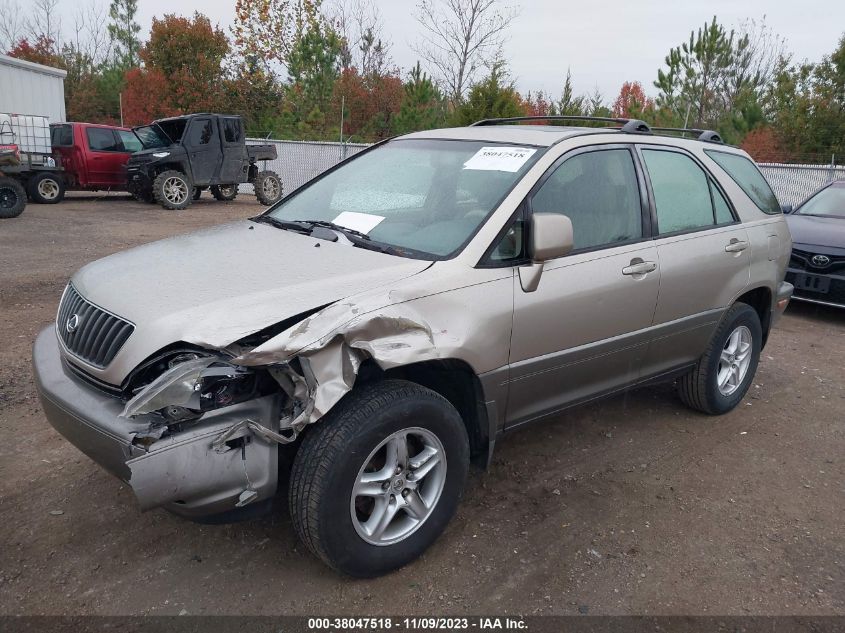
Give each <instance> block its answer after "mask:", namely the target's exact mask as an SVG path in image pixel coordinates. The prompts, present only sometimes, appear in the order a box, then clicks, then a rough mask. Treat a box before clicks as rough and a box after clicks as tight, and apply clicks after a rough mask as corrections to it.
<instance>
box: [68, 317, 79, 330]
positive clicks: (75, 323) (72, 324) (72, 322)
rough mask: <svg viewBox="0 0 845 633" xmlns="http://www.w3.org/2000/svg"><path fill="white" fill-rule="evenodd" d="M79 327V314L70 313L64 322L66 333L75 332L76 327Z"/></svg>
mask: <svg viewBox="0 0 845 633" xmlns="http://www.w3.org/2000/svg"><path fill="white" fill-rule="evenodd" d="M78 327H79V315H78V314H72V315H71V316H70V317H69V318H68V320H67V322H66V323H65V329H66V330H67V331H68V334H73V333H74V332H76V328H78Z"/></svg>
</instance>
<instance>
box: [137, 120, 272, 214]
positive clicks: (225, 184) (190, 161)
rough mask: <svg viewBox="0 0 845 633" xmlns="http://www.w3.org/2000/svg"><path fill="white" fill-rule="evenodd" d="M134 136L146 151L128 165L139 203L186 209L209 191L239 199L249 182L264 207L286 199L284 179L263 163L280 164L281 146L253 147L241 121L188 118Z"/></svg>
mask: <svg viewBox="0 0 845 633" xmlns="http://www.w3.org/2000/svg"><path fill="white" fill-rule="evenodd" d="M133 131H134V132H135V135H136V136H137V137H138V139H139V140H140V141H141V144H142V145H143V146H144V149H143V150H141V151H140V152H135V153H134V154H132V156H131V157H130V158H129V162H128V163H127V164H126V176H127V188H128V190H129V193H131V194H132V195H133V196H135V197H136V198H137V199H139V200H145V201H147V202H157V203H158V204H160V205H161V206H163V207H164V208H165V209H184V208H185V207H187V206H188V205H190V204H191V201H192V200H196V199H198V198H199V197H200V196H201V195H202V192H203V190H205V189H207V188H208V189H211V194H212V195H213V196H214V197H215V198H217V199H218V200H234V199H235V197H236V196H237V195H238V184H240V183H245V182H248V183H250V184H252V185H253V187H254V188H255V196H256V198H258V201H259V202H260V203H261V204H265V205H268V206H269V205H271V204H273V203H275V202H277V201H278V200H279V199H280V198H281V197H282V182H281V180H280V179H279V176H278V174H276V173H275V172H272V171H267V170H263V171H262V170H259V168H258V164H257V163H258V162H259V161H268V160H274V159H275V158H276V147H275V146H274V145H247V144H246V139H245V135H244V128H243V121H242V120H241V117H239V116H233V115H225V114H188V115H185V116H179V117H173V118H170V119H159V120H158V121H153V122H152V123H151V124H149V125H143V126H140V127H136V128H134V130H133Z"/></svg>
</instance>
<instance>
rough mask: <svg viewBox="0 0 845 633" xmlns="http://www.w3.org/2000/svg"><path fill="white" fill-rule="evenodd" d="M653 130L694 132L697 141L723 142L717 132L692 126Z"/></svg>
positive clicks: (653, 129)
mask: <svg viewBox="0 0 845 633" xmlns="http://www.w3.org/2000/svg"><path fill="white" fill-rule="evenodd" d="M651 129H652V131H653V132H669V133H671V134H694V135H695V137H696V138H697V139H698V140H699V141H704V142H705V143H724V141H723V140H722V137H721V136H719V133H718V132H714V131H713V130H700V129H698V128H694V127H653V128H651Z"/></svg>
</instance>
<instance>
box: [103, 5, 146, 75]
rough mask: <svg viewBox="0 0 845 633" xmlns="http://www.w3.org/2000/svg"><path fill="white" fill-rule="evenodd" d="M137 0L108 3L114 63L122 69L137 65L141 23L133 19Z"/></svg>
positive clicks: (136, 12)
mask: <svg viewBox="0 0 845 633" xmlns="http://www.w3.org/2000/svg"><path fill="white" fill-rule="evenodd" d="M137 14H138V0H112V2H111V5H109V24H108V30H109V37H110V38H111V40H112V47H113V51H114V63H115V64H116V65H118V66H120V67H121V68H123V69H124V70H126V69H129V68H133V67H134V66H137V65H138V52H139V51H140V50H141V42H140V41H139V40H138V34H139V33H140V32H141V25H140V24H138V23H137V22H136V21H135V17H136V16H137Z"/></svg>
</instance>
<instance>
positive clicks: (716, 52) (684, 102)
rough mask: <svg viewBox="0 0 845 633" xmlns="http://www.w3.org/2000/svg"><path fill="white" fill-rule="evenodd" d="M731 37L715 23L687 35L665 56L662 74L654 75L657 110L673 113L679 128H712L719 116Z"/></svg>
mask: <svg viewBox="0 0 845 633" xmlns="http://www.w3.org/2000/svg"><path fill="white" fill-rule="evenodd" d="M733 40H734V33H733V31H731V32H730V33H728V32H727V31H726V30H725V29H724V27H722V25H720V24H718V23H717V22H716V16H713V20H712V22H710V23H709V24H705V25H704V27H703V28H699V29H698V31H697V32H696V31H693V32H692V33H690V37H689V41H688V42H684V43H683V44H681V45H680V46H678V47H676V48H673V49H671V50H670V51H669V54H668V55H667V56H666V66H667V68H666V70H663V69H660V70H658V71H657V81H655V82H654V86H655V87H656V88H658V89H659V90H660V94H659V95H658V96H657V100H656V101H657V105H658V107H665V108H668V109H669V110H671V111H673V112H674V113H675V114H676V116H677V118H678V119H679V121H681V123H682V124H686V123H691V124H692V125H693V126H694V127H700V126H704V125H706V126H709V127H715V125H714V124H715V123H716V121H718V119H719V117H720V116H721V114H722V112H723V111H722V109H721V108H720V107H719V103H718V93H719V87H720V85H721V84H722V82H723V79H724V76H725V74H726V73H727V70H728V68H729V67H730V63H731V58H732V54H733V47H734V42H733Z"/></svg>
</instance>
